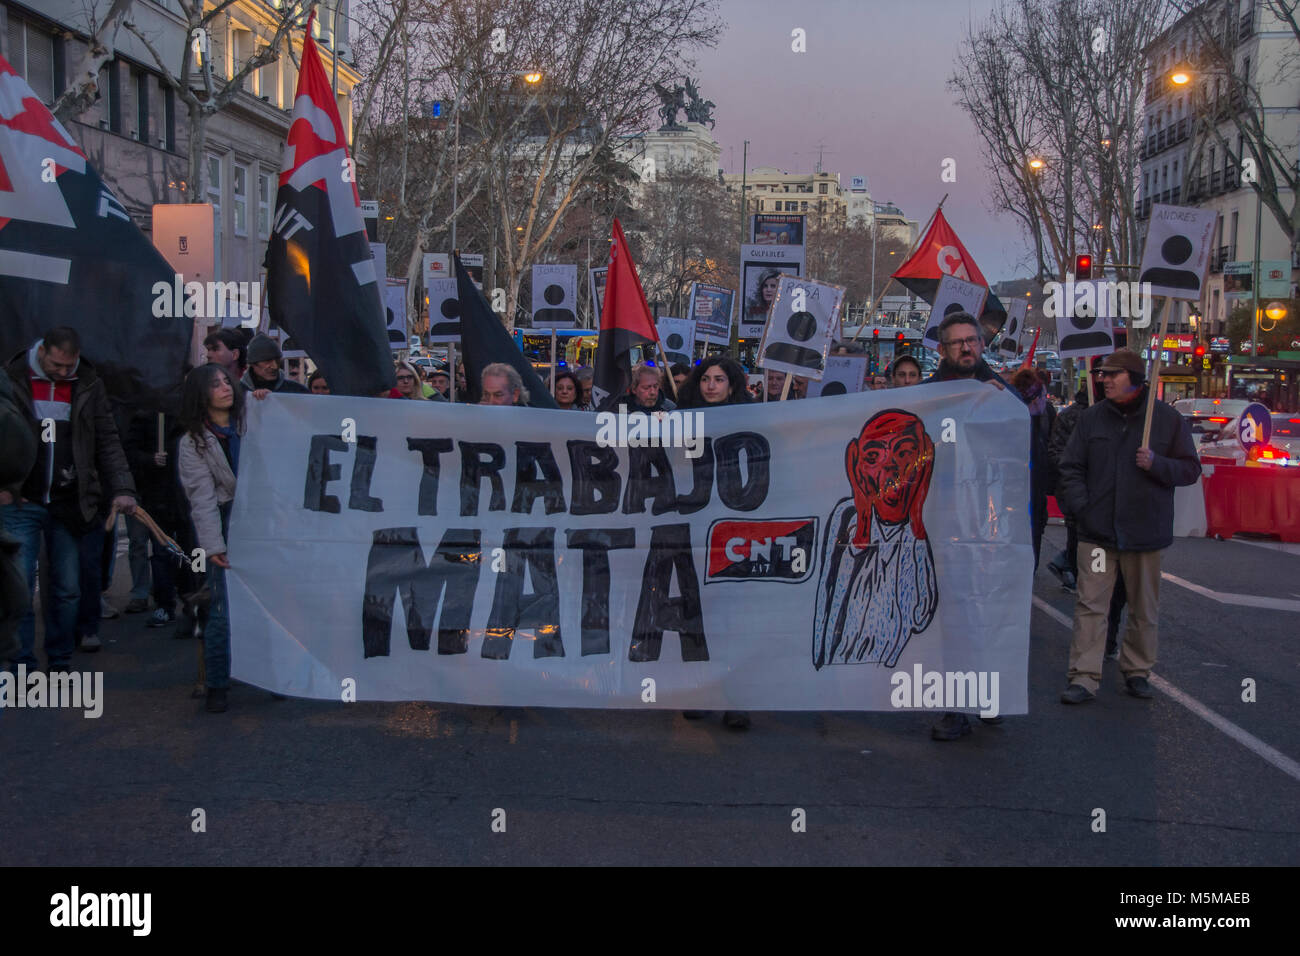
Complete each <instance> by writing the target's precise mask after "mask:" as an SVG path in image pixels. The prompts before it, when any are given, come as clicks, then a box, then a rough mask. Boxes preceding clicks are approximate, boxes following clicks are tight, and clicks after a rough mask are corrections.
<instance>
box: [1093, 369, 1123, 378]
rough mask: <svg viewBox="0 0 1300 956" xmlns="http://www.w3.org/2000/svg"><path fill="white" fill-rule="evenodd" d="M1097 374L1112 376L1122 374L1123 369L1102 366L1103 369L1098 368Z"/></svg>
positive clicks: (1106, 376)
mask: <svg viewBox="0 0 1300 956" xmlns="http://www.w3.org/2000/svg"><path fill="white" fill-rule="evenodd" d="M1097 374H1098V375H1099V376H1101V377H1102V378H1114V377H1115V376H1116V375H1123V374H1124V370H1123V369H1115V368H1103V369H1098V370H1097Z"/></svg>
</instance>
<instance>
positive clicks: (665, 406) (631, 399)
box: [609, 389, 677, 415]
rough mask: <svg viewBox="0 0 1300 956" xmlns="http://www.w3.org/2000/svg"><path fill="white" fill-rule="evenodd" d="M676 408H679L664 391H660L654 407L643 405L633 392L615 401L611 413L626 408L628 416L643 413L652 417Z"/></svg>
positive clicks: (610, 409) (610, 407)
mask: <svg viewBox="0 0 1300 956" xmlns="http://www.w3.org/2000/svg"><path fill="white" fill-rule="evenodd" d="M676 407H677V406H676V405H675V404H674V403H673V402H672V400H671V399H670V398H669V397H668V396H667V395H665V394H664V392H663V389H660V390H659V397H658V398H657V399H656V400H655V403H654V404H653V405H650V406H646V405H642V404H640V403H639V402H638V401H637V400H636V395H634V394H633V393H632V392H626V393H624V394H622V395H620V396H619V397H618V398H617V399H615V400H614V402H613V404H611V405H610V406H609V411H611V412H617V411H618V410H619V409H620V408H626V409H627V414H629V415H631V414H632V413H633V412H643V413H645V414H647V415H652V414H654V413H655V412H671V411H672V410H673V409H674V408H676Z"/></svg>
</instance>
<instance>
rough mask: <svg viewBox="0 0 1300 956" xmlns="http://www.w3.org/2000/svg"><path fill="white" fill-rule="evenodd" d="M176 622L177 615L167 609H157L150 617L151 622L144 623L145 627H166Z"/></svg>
mask: <svg viewBox="0 0 1300 956" xmlns="http://www.w3.org/2000/svg"><path fill="white" fill-rule="evenodd" d="M174 620H176V615H175V614H173V613H172V612H171V611H169V610H167V608H165V607H156V608H154V609H153V613H152V614H150V615H149V620H147V621H145V622H144V626H145V627H166V626H167V625H168V624H170V623H172V621H174Z"/></svg>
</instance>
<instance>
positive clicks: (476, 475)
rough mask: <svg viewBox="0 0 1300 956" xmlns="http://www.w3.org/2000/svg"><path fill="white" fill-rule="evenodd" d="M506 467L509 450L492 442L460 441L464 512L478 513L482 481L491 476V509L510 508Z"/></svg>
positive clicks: (502, 509)
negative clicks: (504, 469) (507, 504)
mask: <svg viewBox="0 0 1300 956" xmlns="http://www.w3.org/2000/svg"><path fill="white" fill-rule="evenodd" d="M505 466H506V453H505V449H503V448H502V447H501V446H500V445H494V444H493V443H492V442H476V441H463V442H461V443H460V513H461V515H462V516H464V515H476V514H478V490H479V482H480V481H482V479H484V478H487V479H488V482H489V483H490V484H491V486H492V497H491V499H490V500H489V501H488V510H489V511H505V510H506V488H505V484H504V483H503V482H502V481H501V469H503V468H504V467H505Z"/></svg>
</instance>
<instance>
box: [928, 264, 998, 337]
mask: <svg viewBox="0 0 1300 956" xmlns="http://www.w3.org/2000/svg"><path fill="white" fill-rule="evenodd" d="M988 294H989V290H988V287H987V286H982V285H979V284H978V283H975V282H967V281H966V280H965V279H958V278H957V277H956V276H950V275H946V276H944V277H943V278H941V279H940V280H939V288H938V291H937V292H935V295H934V302H932V303H931V304H930V319H929V322H928V323H927V325H926V329H925V335H924V336H923V337H922V339H921V341H922V342H923V343H924V344H925V346H926V347H927V348H932V349H936V350H937V349H938V348H939V323H941V322H942V321H943V320H944V319H945V318H946V317H947V316H949V315H952V313H954V312H967V313H969V314H971V315H973V316H975V318H977V319H978V318H979V317H980V316H981V315H982V314H983V313H984V300H985V299H987V298H988Z"/></svg>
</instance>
